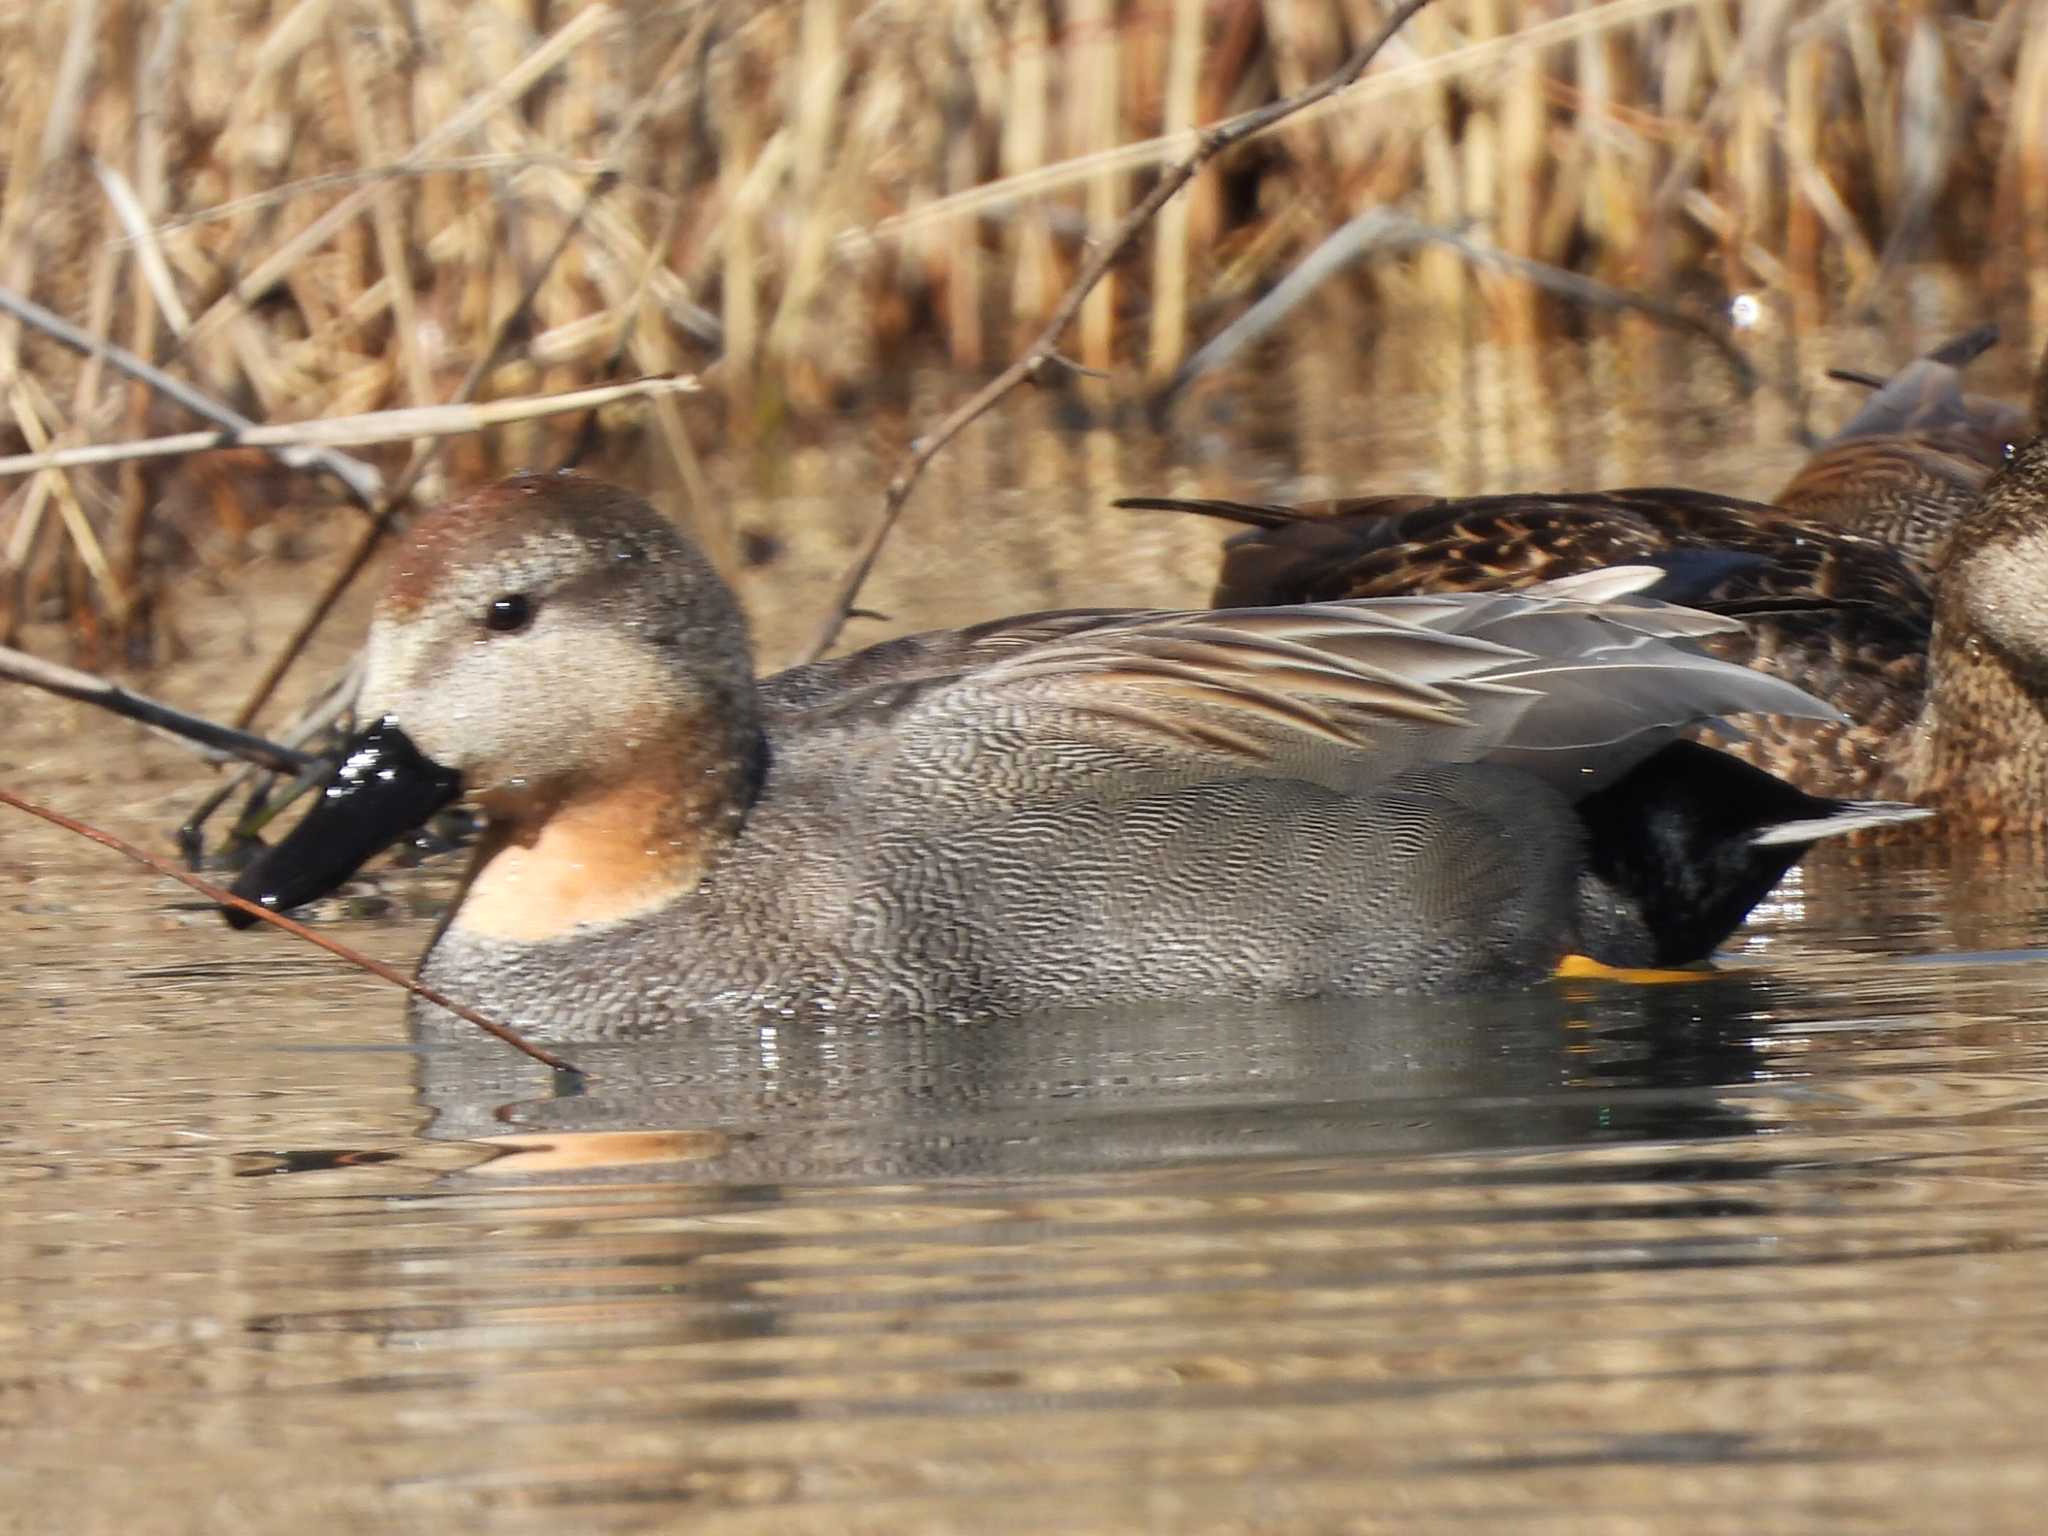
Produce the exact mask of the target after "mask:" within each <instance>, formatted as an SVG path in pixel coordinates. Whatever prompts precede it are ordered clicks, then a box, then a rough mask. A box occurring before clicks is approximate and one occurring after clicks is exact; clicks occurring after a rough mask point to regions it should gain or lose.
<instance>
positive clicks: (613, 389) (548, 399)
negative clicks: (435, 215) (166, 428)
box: [0, 374, 699, 475]
mask: <svg viewBox="0 0 2048 1536" xmlns="http://www.w3.org/2000/svg"><path fill="white" fill-rule="evenodd" d="M698 387H699V386H698V383H697V380H696V377H695V375H693V374H674V375H670V376H668V377H666V378H655V379H630V380H627V381H626V382H624V383H621V384H599V385H595V386H593V387H592V388H589V389H576V390H570V391H567V392H566V393H563V394H559V395H526V396H522V397H520V398H518V399H513V400H493V401H490V402H489V403H487V404H484V405H469V404H462V403H459V402H458V403H456V404H452V405H421V406H410V407H406V408H404V409H402V410H395V411H366V412H364V413H363V414H362V415H359V416H331V417H328V418H326V419H324V420H314V421H296V422H280V423H276V424H274V425H260V424H258V423H255V422H251V423H250V424H249V425H248V426H246V427H241V428H224V429H222V430H221V431H218V432H178V433H174V434H172V435H171V436H169V437H145V438H139V439H137V440H135V441H134V442H127V443H81V444H79V445H78V446H76V447H72V448H52V449H49V450H47V451H45V452H43V453H16V454H10V455H7V456H5V457H0V475H28V474H34V473H36V472H38V471H40V470H45V469H75V468H77V467H79V466H80V465H88V464H123V463H127V462H129V461H130V460H134V459H161V458H171V457H175V456H176V455H179V454H187V453H204V452H206V451H207V450H209V449H214V448H303V447H309V446H322V447H331V446H339V445H343V444H346V445H348V446H349V447H362V446H363V445H365V444H369V443H390V442H403V441H405V440H406V439H408V438H423V437H459V436H461V435H462V434H464V433H467V432H481V431H483V430H485V429H486V428H488V427H500V426H503V425H505V424H506V423H507V422H513V421H530V420H532V419H533V418H535V417H539V416H559V415H564V414H567V413H568V412H571V411H582V410H596V409H597V408H598V407H600V406H604V405H611V404H613V403H615V402H617V401H620V400H633V399H641V398H647V397H651V396H658V395H681V394H690V393H693V392H695V391H696V390H697V388H698Z"/></svg>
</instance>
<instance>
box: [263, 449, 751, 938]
mask: <svg viewBox="0 0 2048 1536" xmlns="http://www.w3.org/2000/svg"><path fill="white" fill-rule="evenodd" d="M360 712H361V714H362V716H363V717H364V718H367V719H369V720H371V721H373V722H375V723H374V724H373V725H372V726H371V728H370V729H369V730H368V731H367V732H365V733H364V735H363V736H362V737H360V738H358V739H357V741H356V742H354V743H352V744H351V748H350V752H349V760H348V761H347V762H346V763H345V764H344V766H343V768H342V769H341V771H340V772H339V773H338V774H337V775H336V778H335V779H334V781H332V782H331V783H330V784H329V786H328V787H327V789H326V791H325V792H323V794H322V796H321V798H320V800H319V802H318V803H317V804H316V805H315V807H314V809H313V810H312V811H311V812H310V813H308V815H307V817H306V819H305V820H304V821H303V822H302V823H301V824H300V825H299V826H298V827H297V828H296V829H294V831H293V832H292V833H291V835H290V836H288V837H287V838H286V839H285V840H284V841H282V842H280V843H279V844H278V845H277V846H276V847H275V848H272V849H270V850H269V851H267V852H266V853H265V854H264V855H263V856H262V857H261V858H259V859H258V860H257V861H256V862H255V863H254V864H252V865H250V866H249V868H248V869H246V870H245V871H243V873H242V875H241V877H240V878H239V879H238V880H237V881H236V882H235V886H234V890H235V892H236V894H237V895H241V896H245V897H248V898H249V899H251V900H255V901H258V902H261V903H262V904H264V905H266V906H271V907H280V908H281V907H287V906H294V905H298V904H300V903H302V902H305V901H309V900H312V899H313V898H314V897H316V896H319V895H322V894H325V893H326V892H327V891H330V890H332V889H334V888H335V887H336V886H337V885H339V884H340V883H341V882H342V881H343V880H345V879H347V878H348V876H349V875H350V874H352V873H353V872H354V871H355V869H356V868H358V867H359V866H360V865H361V864H362V863H363V862H364V861H365V860H367V859H368V858H370V857H371V856H372V855H373V854H375V853H376V852H378V851H379V850H380V849H382V848H384V847H386V846H388V845H389V844H390V843H392V842H394V841H395V840H397V838H399V837H400V836H402V835H403V834H404V833H405V832H407V831H408V830H410V829H411V828H412V827H414V826H416V825H418V824H419V822H421V821H422V820H424V819H425V818H426V817H427V816H428V815H431V814H432V813H433V811H434V810H436V809H438V808H439V807H440V806H441V805H444V804H446V803H447V802H448V801H449V800H451V799H453V798H454V797H455V796H456V794H458V793H463V792H466V793H467V794H468V795H469V796H470V797H471V798H472V799H473V800H474V801H475V803H476V804H477V805H478V807H479V808H480V809H481V810H482V811H483V812H484V814H485V817H486V819H487V829H486V833H485V836H484V839H483V843H482V846H481V847H480V849H479V852H478V860H477V864H476V866H475V868H474V869H473V870H472V873H471V879H470V883H469V886H468V887H467V889H466V891H465V895H464V899H463V902H462V906H461V911H460V913H459V914H458V918H457V921H458V923H460V924H462V925H463V926H466V927H472V928H476V929H478V930H480V931H483V932H486V933H496V934H500V935H502V936H506V937H520V938H534V937H545V936H550V935H552V934H553V933H555V932H558V931H561V930H563V929H565V928H566V927H569V926H573V925H575V924H576V923H579V922H603V921H609V920H616V919H618V918H620V917H624V916H629V915H632V914H633V913H635V912H638V911H641V910H646V909H647V908H649V907H651V906H654V905H658V904H660V903H661V902H663V901H665V900H669V899H673V897H674V896H675V895H676V894H677V893H678V892H679V891H681V890H684V889H687V888H688V887H689V886H691V885H693V884H694V883H695V881H696V880H697V879H699V878H701V876H702V874H703V872H704V870H705V868H706V867H708V864H709V862H710V860H711V859H712V858H713V857H715V855H716V852H717V850H718V849H719V848H720V847H722V846H723V845H724V843H725V842H727V841H729V840H730V838H731V837H732V835H733V834H734V833H735V832H736V831H737V829H738V827H739V825H740V823H741V821H742V820H743V819H744V817H745V815H746V812H747V809H748V807H749V806H750V805H751V803H752V801H753V798H754V796H755V794H756V793H757V792H758V789H759V784H760V779H761V774H762V771H763V766H764V747H763V739H762V735H761V728H760V721H759V708H758V704H757V701H756V697H755V692H754V681H753V663H752V656H751V653H750V647H749V645H748V639H747V629H746V623H745V620H744V618H743V617H742V615H741V613H740V609H739V606H738V604H737V602H736V601H735V600H734V598H733V596H732V593H731V591H730V590H729V589H728V588H727V587H726V585H725V583H724V582H723V581H722V580H720V578H719V576H718V574H717V572H716V571H714V570H713V569H712V567H711V565H710V563H709V562H708V561H707V560H706V559H705V558H704V556H703V555H702V554H701V553H700V552H699V551H698V550H696V549H695V548H694V547H693V546H692V545H691V544H690V543H689V542H688V541H687V540H685V539H684V538H683V537H682V536H681V535H680V534H678V533H677V532H676V531H675V529H674V528H673V527H672V526H671V525H670V524H669V523H668V522H667V521H666V519H664V518H663V517H662V516H661V515H660V514H659V513H657V512H656V511H654V509H653V508H651V507H649V506H648V505H647V504H646V503H645V502H643V501H641V500H640V499H639V498H637V497H635V496H632V495H630V494H628V493H626V492H624V491H621V490H618V489H616V488H615V487H612V486H609V485H606V484H603V483H602V482H600V481H596V480H591V479H588V478H585V477H583V476H580V475H573V474H551V475H518V476H514V477H513V478H511V479H509V480H505V481H501V482H500V483H498V484H496V485H493V486H491V487H489V488H487V489H485V490H483V491H480V492H478V493H477V494H475V495H473V496H471V497H469V498H467V499H465V500H462V501H458V502H455V503H452V504H449V505H446V506H443V507H440V508H438V509H436V510H435V511H433V512H431V513H429V514H428V515H427V516H425V517H424V518H422V519H421V520H420V521H419V523H418V524H417V525H416V526H415V527H414V528H413V530H412V531H411V533H410V535H409V537H408V539H407V541H406V543H405V545H404V547H403V548H402V549H401V550H400V551H399V552H398V554H397V556H396V557H395V559H394V561H393V565H392V568H391V573H390V575H389V577H388V579H387V581H386V585H385V587H384V590H383V593H382V595H381V597H380V598H379V600H378V603H377V607H376V612H375V617H374V619H373V621H372V623H371V627H370V634H369V640H368V644H367V648H366V670H365V674H364V682H363V690H362V697H361V701H360Z"/></svg>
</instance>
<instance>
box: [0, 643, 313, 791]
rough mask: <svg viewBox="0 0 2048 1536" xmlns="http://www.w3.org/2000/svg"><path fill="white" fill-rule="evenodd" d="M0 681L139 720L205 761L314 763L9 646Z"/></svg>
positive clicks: (3, 649) (278, 767)
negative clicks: (194, 749) (198, 753)
mask: <svg viewBox="0 0 2048 1536" xmlns="http://www.w3.org/2000/svg"><path fill="white" fill-rule="evenodd" d="M0 677H9V678H12V679H14V681H16V682H18V683H27V684H28V685H29V686H30V687H32V688H41V689H43V690H44V691H46V692H49V693H55V694H59V695H61V696H63V697H64V698H67V699H77V700H79V701H81V702H82V703H86V704H97V705H98V706H99V707H100V708H101V709H107V710H112V711H113V712H114V713H115V714H117V715H124V716H126V717H127V718H128V719H130V720H140V721H141V722H142V723H143V724H144V725H147V726H151V727H153V728H154V729H156V730H159V731H163V732H165V733H166V734H168V735H170V736H173V737H176V738H177V739H178V740H180V741H185V742H189V743H192V744H194V745H196V746H198V747H200V748H201V749H202V750H203V751H204V752H205V753H206V755H207V756H209V757H213V758H216V759H218V758H220V757H223V756H225V757H238V758H240V759H242V761H243V762H247V763H254V764H256V765H257V766H258V767H259V768H268V769H269V770H271V771H272V772H273V773H298V772H300V771H302V770H303V769H305V768H306V767H308V766H309V765H310V764H312V763H313V762H315V761H317V759H316V758H314V756H313V755H312V754H311V753H309V752H301V751H299V750H298V749H297V748H295V747H287V746H280V745H279V744H278V743H277V742H274V741H269V740H266V739H265V738H264V737H261V736H256V735H252V734H251V733H249V732H248V731H238V730H236V729H235V728H234V727H233V726H228V725H220V724H218V723H216V722H214V721H212V720H208V719H205V718H204V717H203V716H200V715H188V714H186V713H185V712H184V711H183V710H182V709H173V708H172V707H171V706H170V705H168V704H164V703H161V702H159V701H158V700H156V699H152V698H147V697H145V696H144V695H142V694H139V693H130V692H129V691H128V690H127V689H126V688H123V687H122V686H121V685H120V684H119V683H110V682H108V681H107V680H106V679H105V678H103V677H95V676H94V675H93V674H92V673H90V672H80V671H77V670H76V669H74V668H72V667H61V666H59V665H57V663H55V662H53V661H44V660H43V659H42V658H40V657H37V656H31V655H29V654H28V653H27V652H26V651H17V650H15V649H14V648H13V647H12V646H6V645H0Z"/></svg>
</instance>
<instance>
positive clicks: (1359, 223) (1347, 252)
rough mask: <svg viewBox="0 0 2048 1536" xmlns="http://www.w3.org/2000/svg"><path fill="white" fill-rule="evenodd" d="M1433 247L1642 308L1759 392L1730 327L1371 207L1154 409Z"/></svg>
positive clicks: (1203, 355) (1174, 381)
mask: <svg viewBox="0 0 2048 1536" xmlns="http://www.w3.org/2000/svg"><path fill="white" fill-rule="evenodd" d="M1432 244H1434V245H1446V246H1449V247H1450V248H1451V249H1452V250H1454V251H1456V252H1457V253H1458V254H1459V255H1460V256H1462V257H1464V258H1465V260H1466V261H1467V262H1469V263H1471V264H1472V265H1473V266H1479V267H1491V268H1493V269H1495V270H1496V271H1501V272H1505V273H1507V274H1509V275H1510V276H1512V277H1519V278H1521V279H1522V280H1524V281H1525V282H1529V283H1532V284H1534V285H1535V286H1536V287H1539V288H1544V289H1548V290H1549V291H1550V292H1552V293H1555V294H1558V295H1560V296H1562V297H1564V298H1567V299H1570V300H1572V301H1573V302H1574V303H1578V304H1583V305H1586V306H1587V307H1588V308H1592V309H1605V310H1630V311H1635V312H1637V313H1640V314H1645V315H1648V316H1650V317H1651V318H1652V319H1654V320H1656V321H1658V322H1660V323H1661V324H1664V325H1668V326H1671V327H1673V328H1675V329H1677V330H1682V331H1688V332H1690V333H1692V334H1693V335H1695V336H1699V337H1701V338H1702V339H1704V340H1705V341H1706V342H1707V343H1708V344H1709V345H1710V346H1712V347H1713V348H1714V350H1715V351H1717V352H1719V353H1720V354H1721V357H1722V359H1723V360H1724V361H1725V362H1726V363H1727V364H1728V368H1729V371H1730V372H1731V373H1733V374H1734V375H1735V381H1736V384H1737V385H1738V386H1739V387H1740V388H1741V390H1742V391H1743V393H1744V394H1748V393H1750V392H1751V391H1753V390H1754V389H1755V388H1756V383H1757V379H1756V369H1755V368H1754V367H1752V366H1751V364H1750V361H1749V359H1748V358H1747V357H1745V356H1743V354H1742V349H1741V348H1739V347H1737V346H1736V345H1735V343H1734V342H1733V341H1731V340H1730V339H1729V337H1728V333H1727V328H1726V327H1725V326H1724V325H1720V324H1717V323H1716V322H1714V321H1713V320H1710V319H1707V318H1706V317H1704V316H1702V315H1698V314H1695V313H1693V312H1691V311H1689V310H1685V309H1681V308H1678V307H1677V306H1676V305H1672V304H1667V303H1664V302H1663V301H1662V300H1659V299H1653V298H1650V297H1649V296H1648V295H1646V294H1640V293H1631V292H1630V291H1629V290H1627V289H1625V288H1616V287H1613V286H1611V285H1610V284H1607V283H1603V282H1600V281H1598V280H1597V279H1595V278H1590V277H1584V276H1581V275H1580V274H1579V273H1577V272H1569V271H1567V270H1565V269H1564V268H1563V267H1558V266H1553V265H1551V264H1550V263H1549V262H1547V261H1536V260H1533V259H1532V258H1530V257H1527V256H1516V255H1512V254H1510V253H1509V252H1507V251H1503V250H1501V249H1500V248H1499V247H1498V246H1494V245H1488V244H1486V243H1485V242H1484V241H1480V240H1474V239H1473V238H1472V237H1471V236H1469V235H1467V234H1465V233H1463V232H1462V231H1460V230H1456V229H1445V228H1442V227H1440V226H1438V225H1434V224H1424V223H1421V222H1420V221H1418V220H1416V219H1412V218H1410V217H1409V216H1408V215H1407V214H1405V213H1396V212H1394V211H1393V210H1392V209H1388V208H1368V209H1367V210H1366V211H1365V212H1364V213H1361V214H1359V215H1358V216H1357V217H1356V218H1354V219H1352V220H1350V221H1349V222H1348V223H1346V224H1344V225H1343V226H1342V227H1341V228H1339V229H1338V230H1337V231H1336V232H1335V233H1333V234H1332V235H1330V237H1329V238H1328V239H1326V240H1324V241H1323V242H1322V243H1321V244H1320V245H1318V246H1317V247H1316V248H1315V249H1314V250H1313V251H1311V252H1309V254H1308V255H1307V256H1306V257H1304V258H1303V259H1302V260H1301V261H1300V262H1299V263H1297V264H1296V266H1295V267H1294V269H1293V270H1292V271H1290V272H1289V273H1288V274H1287V275H1286V276H1285V277H1283V278H1282V279H1281V280H1280V281H1279V282H1277V283H1275V284H1274V285H1273V289H1272V291H1271V292H1270V293H1268V294H1266V295H1265V296H1264V297H1263V298H1261V299H1260V300H1259V301H1258V303H1256V304H1254V305H1252V306H1251V308H1249V309H1247V310H1246V311H1245V312H1244V313H1243V314H1242V315H1240V316H1238V317H1237V319H1235V320H1233V321H1232V322H1231V323H1230V324H1229V325H1227V326H1225V327H1224V328H1223V329H1222V330H1221V331H1219V332H1217V333H1216V335H1215V336H1214V337H1213V338H1212V339H1211V340H1210V341H1209V342H1207V343H1206V344H1205V345H1204V346H1203V347H1202V348H1201V349H1200V350H1199V351H1197V352H1196V353H1195V354H1194V355H1193V356H1192V357H1190V358H1189V359H1188V360H1187V361H1186V362H1185V363H1183V364H1181V366H1180V367H1179V369H1178V370H1176V371H1175V373H1174V375H1173V377H1172V378H1171V379H1169V380H1167V382H1166V383H1165V384H1164V385H1162V386H1161V387H1160V390H1159V392H1158V393H1157V394H1156V395H1154V396H1153V398H1152V400H1151V408H1152V409H1153V410H1155V411H1156V410H1158V409H1159V408H1160V407H1162V406H1165V405H1168V404H1170V403H1171V402H1172V401H1173V400H1174V399H1175V398H1176V397H1177V396H1178V395H1179V394H1180V393H1181V391H1183V390H1185V389H1186V388H1187V387H1188V385H1190V384H1192V383H1193V382H1194V381H1195V380H1196V379H1198V378H1200V377H1201V376H1202V375H1203V374H1205V373H1208V372H1210V371H1212V370H1213V369H1216V368H1218V367H1221V366H1222V365H1223V364H1225V363H1227V362H1229V361H1230V359H1231V358H1233V357H1235V356H1236V355H1237V354H1238V353H1239V352H1241V351H1243V350H1244V349H1245V348H1246V347H1247V346H1250V345H1251V344H1252V343H1253V342H1255V341H1257V340H1258V339H1259V338H1260V337H1262V336H1264V335H1265V334H1266V333H1267V332H1269V331H1271V330H1272V329H1273V327H1275V326H1276V325H1278V324H1279V323H1280V322H1281V321H1282V320H1283V319H1285V318H1286V317H1287V315H1289V314H1290V313H1292V311H1293V310H1294V309H1295V308H1296V306H1298V305H1299V304H1300V303H1301V302H1302V300H1304V299H1306V298H1307V297H1308V296H1309V295H1310V294H1311V293H1313V292H1314V291H1315V290H1316V289H1317V288H1319V287H1321V286H1322V284H1323V283H1325V282H1326V281H1328V280H1329V279H1330V278H1331V277H1334V276H1335V275H1336V274H1337V273H1339V272H1341V271H1343V270H1344V269H1345V268H1346V267H1348V266H1350V265H1351V264H1352V263H1353V262H1355V261H1358V260H1360V259H1361V258H1363V257H1365V256H1368V255H1372V254H1375V253H1377V252H1379V251H1383V250H1401V251H1406V250H1412V249H1414V248H1415V247H1416V246H1419V245H1432Z"/></svg>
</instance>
